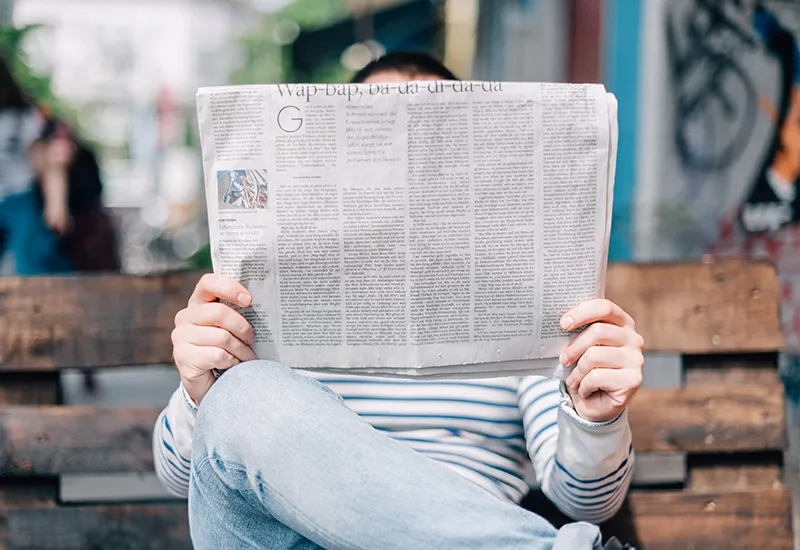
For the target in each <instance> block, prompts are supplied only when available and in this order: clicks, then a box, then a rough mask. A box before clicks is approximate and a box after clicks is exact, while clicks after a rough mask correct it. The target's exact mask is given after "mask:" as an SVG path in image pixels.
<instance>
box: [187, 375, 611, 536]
mask: <svg viewBox="0 0 800 550" xmlns="http://www.w3.org/2000/svg"><path fill="white" fill-rule="evenodd" d="M192 477H193V482H192V484H191V488H190V495H189V501H190V512H191V513H192V516H193V517H192V519H191V523H192V535H193V539H194V542H195V544H196V545H197V548H199V549H204V548H212V547H216V548H219V547H225V548H259V547H269V548H313V547H314V546H313V545H312V546H307V545H308V544H310V543H309V542H308V541H313V542H314V543H316V544H318V545H320V546H322V547H324V548H330V549H353V548H357V549H365V550H372V549H374V548H385V549H387V550H390V549H407V548H437V549H440V550H447V549H449V548H459V549H463V548H468V549H469V548H472V549H491V550H498V549H504V548H524V549H526V550H540V549H542V550H544V549H557V550H560V549H562V548H564V549H567V548H568V549H569V550H582V549H584V548H585V549H587V550H590V549H594V548H599V540H600V537H599V532H598V530H597V529H596V528H595V527H593V526H589V525H587V524H573V525H569V526H567V527H566V528H565V529H564V530H562V532H561V533H558V532H557V531H556V529H555V528H553V527H552V526H551V525H550V524H549V523H548V522H546V521H545V520H544V519H542V518H540V517H539V516H537V515H535V514H532V513H530V512H528V511H526V510H523V509H522V508H521V507H519V506H517V505H515V504H513V503H510V502H505V501H502V500H500V499H498V498H496V497H494V496H493V495H491V494H489V493H487V492H486V491H485V490H483V489H481V488H479V487H478V486H476V485H475V484H473V483H471V482H470V481H468V480H466V479H464V478H463V477H461V476H460V475H459V474H457V473H455V472H453V471H452V470H450V469H448V468H447V467H445V466H443V465H441V464H438V463H436V462H435V461H433V460H431V459H428V458H426V457H424V456H422V455H421V454H419V453H417V452H415V451H414V450H412V449H411V448H410V447H407V446H405V445H403V444H402V443H400V442H397V441H394V440H393V439H390V438H388V437H386V436H384V435H382V434H380V433H379V432H378V431H376V430H375V429H374V428H372V426H370V425H369V424H368V423H366V422H365V421H364V420H362V419H361V418H360V417H359V416H358V415H356V414H355V413H354V412H352V411H351V410H349V409H348V408H347V407H345V406H344V404H343V403H342V401H341V399H340V398H339V397H338V396H336V395H335V394H333V392H331V391H328V390H326V388H324V387H323V386H322V385H320V384H319V383H317V382H316V381H314V380H312V379H309V378H306V377H304V376H301V375H298V374H296V373H294V372H292V371H291V370H290V369H288V368H287V367H285V366H282V365H279V364H277V363H273V362H266V361H254V362H250V363H244V364H242V365H239V366H237V367H234V368H233V369H231V370H230V371H228V372H227V373H226V374H225V375H224V376H222V377H221V378H220V380H219V381H218V382H217V383H216V384H215V386H214V387H213V388H212V390H211V391H210V392H209V394H208V395H207V396H206V398H205V399H204V401H203V403H202V405H201V407H200V411H199V413H198V416H197V424H196V428H195V444H194V449H193V455H192ZM200 522H202V526H201V525H199V523H200ZM221 523H224V528H223V529H224V530H225V531H227V532H228V533H232V534H228V535H226V534H220V536H221V537H222V536H229V537H233V538H227V539H225V540H224V541H223V540H220V539H217V540H214V541H213V542H214V544H211V543H209V544H206V541H205V540H203V539H204V538H205V537H206V536H208V534H207V532H208V531H209V530H212V529H213V527H212V526H214V525H216V526H218V527H219V526H220V524H221ZM258 537H269V539H268V540H259V538H258ZM304 545H306V546H304Z"/></svg>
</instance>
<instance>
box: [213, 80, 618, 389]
mask: <svg viewBox="0 0 800 550" xmlns="http://www.w3.org/2000/svg"><path fill="white" fill-rule="evenodd" d="M197 108H198V116H199V123H200V135H201V142H202V152H203V166H204V171H205V186H206V196H207V200H208V217H209V226H210V236H211V252H212V261H213V266H214V272H215V273H218V274H223V275H227V276H229V277H232V278H234V279H236V280H238V281H240V282H241V283H242V284H244V285H245V286H246V287H247V288H248V289H249V290H250V292H251V294H252V296H253V301H252V304H251V306H250V307H248V308H246V309H243V310H241V311H242V314H243V315H244V316H245V317H246V318H247V319H248V320H249V322H250V323H251V324H252V325H253V327H254V328H255V332H256V342H255V344H254V345H253V350H254V351H255V353H256V354H257V355H258V357H259V358H261V359H270V360H274V361H279V362H281V363H284V364H286V365H288V366H290V367H292V368H297V369H303V370H316V371H329V372H342V373H351V374H359V375H375V376H400V377H419V378H469V377H497V376H503V375H526V374H541V375H546V376H555V377H559V376H561V375H562V373H563V370H564V369H563V368H561V367H560V365H559V364H558V359H557V357H558V354H559V352H560V350H561V348H562V347H563V346H564V345H565V344H566V343H567V342H568V341H569V339H570V334H569V333H566V332H564V331H563V330H562V329H561V328H560V326H559V321H560V319H561V316H562V315H563V314H564V313H566V312H567V311H568V310H569V309H570V308H572V307H574V306H576V305H578V304H579V303H580V302H582V301H584V300H587V299H591V298H596V297H602V295H603V292H604V288H605V273H606V263H607V257H608V244H609V235H610V230H611V207H612V200H613V188H614V169H615V163H616V152H617V102H616V99H615V98H614V96H613V95H611V94H609V93H607V92H606V90H605V88H604V87H603V86H602V85H577V84H536V83H511V82H470V81H414V82H404V83H391V84H278V85H262V86H236V87H218V88H201V89H200V90H199V91H198V95H197Z"/></svg>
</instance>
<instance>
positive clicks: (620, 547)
mask: <svg viewBox="0 0 800 550" xmlns="http://www.w3.org/2000/svg"><path fill="white" fill-rule="evenodd" d="M603 550H636V548H634V547H633V546H631V545H630V544H622V543H621V542H620V541H619V540H618V539H617V537H611V538H610V539H608V541H607V542H606V545H605V546H603Z"/></svg>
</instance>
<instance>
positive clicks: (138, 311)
mask: <svg viewBox="0 0 800 550" xmlns="http://www.w3.org/2000/svg"><path fill="white" fill-rule="evenodd" d="M199 277H200V275H199V274H197V273H185V274H173V275H163V276H159V277H132V276H122V275H120V276H108V275H105V276H81V277H42V278H39V277H36V278H25V279H20V278H3V279H0V371H14V370H52V369H58V368H67V367H104V366H119V365H137V364H156V363H169V362H170V361H171V355H172V345H171V342H170V332H171V330H172V326H173V320H174V317H175V313H177V312H178V311H179V310H180V309H181V308H182V307H184V306H185V304H186V301H187V299H188V298H189V295H190V294H191V291H192V289H193V288H194V285H195V284H196V283H197V280H198V279H199Z"/></svg>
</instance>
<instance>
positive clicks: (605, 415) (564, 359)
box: [559, 299, 644, 422]
mask: <svg viewBox="0 0 800 550" xmlns="http://www.w3.org/2000/svg"><path fill="white" fill-rule="evenodd" d="M584 325H586V329H584V330H583V331H582V332H581V333H580V334H578V335H577V336H576V337H575V338H574V339H573V340H572V341H571V342H570V343H569V344H567V346H566V347H564V349H563V351H562V352H561V356H560V357H559V360H560V361H561V364H562V365H564V366H572V365H574V367H573V369H572V372H571V373H570V375H569V376H568V377H567V380H566V384H567V392H568V393H569V395H570V397H572V400H573V403H574V405H575V410H576V411H577V413H578V415H579V416H580V417H581V418H583V419H585V420H588V421H590V422H608V421H610V420H613V419H614V418H616V417H617V416H619V415H620V413H622V411H623V410H624V409H625V407H627V406H628V403H630V402H631V399H633V396H634V395H635V394H636V391H637V390H638V389H639V386H641V384H642V367H643V365H644V357H643V356H642V349H643V347H644V339H643V338H642V337H641V335H639V333H637V332H636V325H635V324H634V322H633V319H632V318H631V316H630V315H628V314H627V313H626V312H625V311H623V310H622V308H621V307H619V306H618V305H617V304H615V303H613V302H611V301H609V300H605V299H596V300H589V301H587V302H583V303H582V304H581V305H579V306H577V307H575V308H573V309H572V310H570V311H569V312H567V314H566V315H564V317H562V318H561V328H563V329H564V330H574V329H576V328H578V327H581V326H584Z"/></svg>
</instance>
